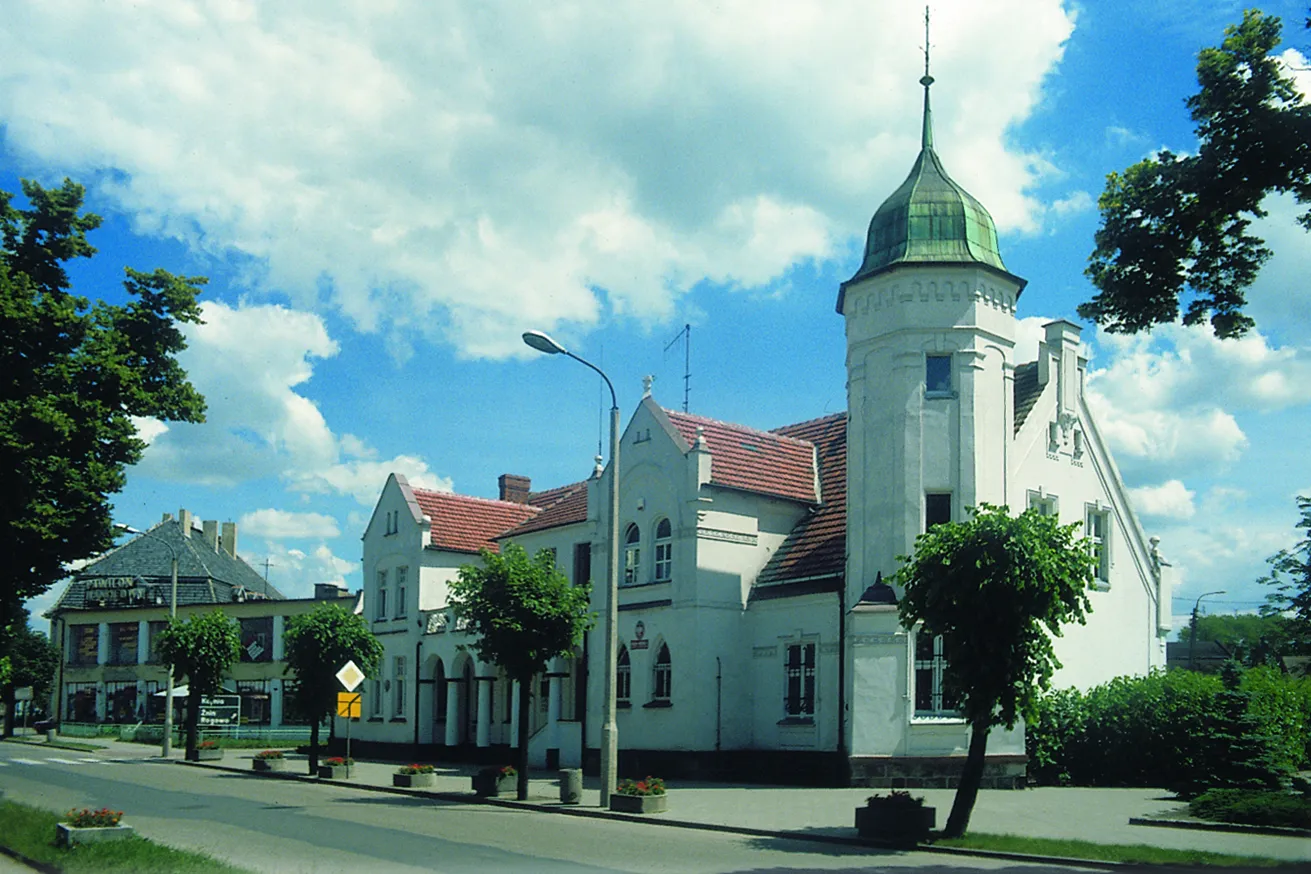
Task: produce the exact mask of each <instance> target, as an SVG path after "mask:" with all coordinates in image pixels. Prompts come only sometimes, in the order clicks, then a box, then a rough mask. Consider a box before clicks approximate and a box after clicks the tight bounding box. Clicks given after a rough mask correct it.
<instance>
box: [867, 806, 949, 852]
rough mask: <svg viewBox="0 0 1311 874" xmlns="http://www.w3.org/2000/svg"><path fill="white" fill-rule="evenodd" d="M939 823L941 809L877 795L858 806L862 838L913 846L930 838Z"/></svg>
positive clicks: (895, 844) (901, 845) (899, 845)
mask: <svg viewBox="0 0 1311 874" xmlns="http://www.w3.org/2000/svg"><path fill="white" fill-rule="evenodd" d="M936 824H937V809H936V808H933V807H920V806H917V805H914V804H907V803H905V802H891V801H886V800H883V799H876V800H875V801H874V802H873V803H871V804H869V805H867V806H865V807H857V808H856V830H857V831H858V832H860V836H861V837H862V838H867V839H869V840H872V841H878V842H879V843H881V844H891V845H893V846H898V847H911V846H914V845H915V844H918V843H921V842H923V841H925V840H927V839H928V837H929V832H930V831H931V830H932V829H933V828H934V827H935V825H936Z"/></svg>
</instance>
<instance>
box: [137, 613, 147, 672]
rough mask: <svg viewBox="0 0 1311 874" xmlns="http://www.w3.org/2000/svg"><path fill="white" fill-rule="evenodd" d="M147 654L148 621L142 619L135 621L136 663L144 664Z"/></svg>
mask: <svg viewBox="0 0 1311 874" xmlns="http://www.w3.org/2000/svg"><path fill="white" fill-rule="evenodd" d="M148 655H150V623H149V622H148V621H147V620H145V619H142V620H141V621H140V622H138V623H137V664H139V665H144V664H145V663H146V656H148ZM138 685H139V684H138Z"/></svg>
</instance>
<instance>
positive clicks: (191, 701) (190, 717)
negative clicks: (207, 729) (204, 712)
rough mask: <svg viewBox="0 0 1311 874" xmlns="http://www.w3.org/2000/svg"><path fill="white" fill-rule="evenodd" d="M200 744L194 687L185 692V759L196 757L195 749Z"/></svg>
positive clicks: (198, 704) (197, 707)
mask: <svg viewBox="0 0 1311 874" xmlns="http://www.w3.org/2000/svg"><path fill="white" fill-rule="evenodd" d="M199 742H200V696H199V695H198V694H196V688H195V686H192V687H191V688H190V689H188V690H187V751H186V755H185V758H187V759H194V758H195V757H196V747H197V745H198V744H199Z"/></svg>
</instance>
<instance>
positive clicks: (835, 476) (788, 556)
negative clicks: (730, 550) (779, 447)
mask: <svg viewBox="0 0 1311 874" xmlns="http://www.w3.org/2000/svg"><path fill="white" fill-rule="evenodd" d="M775 433H777V434H779V435H781V436H784V437H790V438H795V439H799V440H804V441H807V442H809V443H811V444H813V445H814V446H815V448H816V454H817V456H818V458H819V471H820V487H821V491H822V496H823V503H821V504H820V506H819V508H818V509H817V510H816V511H815V512H814V513H813V514H812V515H810V516H808V517H806V518H805V519H803V520H802V521H801V522H800V523H798V525H797V527H796V528H794V529H793V530H792V533H791V534H789V535H788V537H787V539H786V540H784V541H783V544H782V545H781V546H780V547H779V548H778V549H777V550H776V551H775V552H774V554H773V555H772V556H770V559H769V561H768V563H766V565H765V567H764V569H762V570H761V572H760V573H759V574H758V575H757V577H756V585H757V586H769V585H772V584H778V583H783V582H787V581H795V580H810V579H815V578H823V577H837V578H841V577H842V576H843V574H844V573H845V571H846V561H847V414H846V413H834V414H832V415H829V416H824V417H823V418H820V419H811V420H810V421H807V422H799V423H797V424H795V425H786V426H784V427H782V428H778V429H777V430H776V431H775Z"/></svg>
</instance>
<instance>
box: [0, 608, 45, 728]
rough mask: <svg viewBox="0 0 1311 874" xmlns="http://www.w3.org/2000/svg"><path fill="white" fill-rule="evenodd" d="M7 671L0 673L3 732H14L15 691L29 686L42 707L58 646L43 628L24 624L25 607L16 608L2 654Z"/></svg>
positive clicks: (25, 617) (34, 702)
mask: <svg viewBox="0 0 1311 874" xmlns="http://www.w3.org/2000/svg"><path fill="white" fill-rule="evenodd" d="M5 660H6V662H7V665H8V668H9V670H8V672H7V675H0V698H3V700H4V702H5V706H6V710H5V723H4V736H5V737H9V736H11V735H12V734H13V733H14V703H15V701H14V693H15V691H16V690H17V689H18V688H21V687H23V686H31V687H32V703H33V704H36V705H38V706H40V707H42V708H44V707H45V705H46V703H47V702H48V701H49V700H50V689H51V686H52V685H53V683H54V678H55V671H56V670H57V669H58V668H59V647H57V646H55V645H54V644H53V643H51V642H50V638H48V637H46V635H45V633H44V632H41V631H33V630H32V629H30V628H28V627H27V611H26V610H22V609H20V610H19V613H18V616H17V618H16V619H15V620H14V627H13V631H12V636H11V638H10V643H9V654H8V655H7V656H5Z"/></svg>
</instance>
